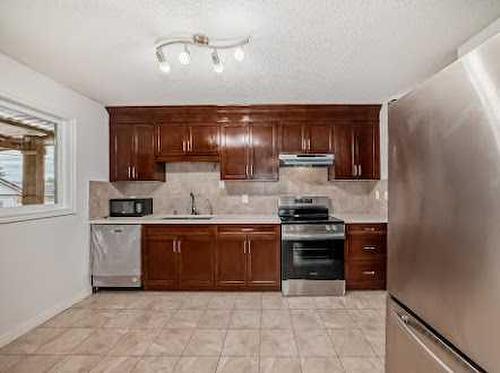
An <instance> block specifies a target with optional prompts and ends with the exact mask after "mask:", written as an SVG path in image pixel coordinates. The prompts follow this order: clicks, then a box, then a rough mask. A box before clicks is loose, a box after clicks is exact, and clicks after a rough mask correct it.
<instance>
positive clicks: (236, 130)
mask: <svg viewBox="0 0 500 373" xmlns="http://www.w3.org/2000/svg"><path fill="white" fill-rule="evenodd" d="M221 137H222V149H221V179H223V180H262V181H273V180H277V179H278V149H277V140H278V135H277V126H276V125H275V124H274V123H246V124H237V125H233V124H227V125H223V127H222V133H221Z"/></svg>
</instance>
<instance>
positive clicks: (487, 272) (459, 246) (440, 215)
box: [386, 35, 500, 373]
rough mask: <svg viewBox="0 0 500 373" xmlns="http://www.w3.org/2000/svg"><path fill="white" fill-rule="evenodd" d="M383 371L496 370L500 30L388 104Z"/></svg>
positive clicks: (499, 353) (499, 354) (499, 339)
mask: <svg viewBox="0 0 500 373" xmlns="http://www.w3.org/2000/svg"><path fill="white" fill-rule="evenodd" d="M388 244H389V251H388V253H389V256H388V289H389V293H390V297H389V303H388V310H387V350H386V371H387V373H434V372H475V371H478V372H484V371H487V372H500V35H498V36H496V37H494V38H492V39H490V40H488V41H487V42H486V43H484V44H482V45H481V46H480V47H479V48H477V49H476V50H474V51H472V52H471V53H469V54H468V55H466V56H464V57H463V58H461V59H460V60H458V61H457V62H455V63H453V64H452V65H450V66H448V67H447V68H446V69H444V70H443V71H441V72H440V73H438V74H437V75H435V76H434V77H432V78H431V79H429V80H428V81H426V82H425V83H424V84H422V85H420V86H419V87H418V88H416V89H415V90H414V91H413V92H411V93H409V94H407V95H406V96H404V97H402V98H401V99H399V100H398V101H396V102H394V103H392V104H390V107H389V238H388Z"/></svg>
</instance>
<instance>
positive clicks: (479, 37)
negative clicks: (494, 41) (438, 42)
mask: <svg viewBox="0 0 500 373" xmlns="http://www.w3.org/2000/svg"><path fill="white" fill-rule="evenodd" d="M499 32H500V18H498V19H497V20H496V21H495V22H493V23H491V24H490V25H489V26H488V27H486V28H484V29H483V30H481V31H480V32H478V33H477V34H476V35H474V36H472V37H471V38H470V39H469V40H467V41H466V42H465V43H463V44H462V45H461V46H460V47H458V49H457V55H458V57H462V56H463V55H464V54H466V53H468V52H470V51H471V50H473V49H474V48H476V47H478V46H479V45H481V44H482V43H484V42H485V41H486V40H488V39H489V38H491V37H492V36H493V35H496V34H498V33H499Z"/></svg>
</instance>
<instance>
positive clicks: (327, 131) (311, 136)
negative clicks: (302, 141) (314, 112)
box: [304, 122, 332, 153]
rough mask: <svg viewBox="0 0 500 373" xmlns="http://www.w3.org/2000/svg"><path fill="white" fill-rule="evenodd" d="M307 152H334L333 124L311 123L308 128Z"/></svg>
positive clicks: (306, 131)
mask: <svg viewBox="0 0 500 373" xmlns="http://www.w3.org/2000/svg"><path fill="white" fill-rule="evenodd" d="M304 132H305V133H307V152H308V153H331V152H332V124H331V123H318V122H314V123H310V124H309V125H308V126H307V130H305V131H304Z"/></svg>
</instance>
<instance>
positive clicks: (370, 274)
mask: <svg viewBox="0 0 500 373" xmlns="http://www.w3.org/2000/svg"><path fill="white" fill-rule="evenodd" d="M363 274H364V275H367V276H375V271H363Z"/></svg>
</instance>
